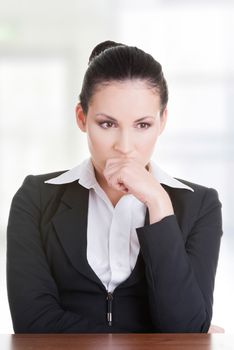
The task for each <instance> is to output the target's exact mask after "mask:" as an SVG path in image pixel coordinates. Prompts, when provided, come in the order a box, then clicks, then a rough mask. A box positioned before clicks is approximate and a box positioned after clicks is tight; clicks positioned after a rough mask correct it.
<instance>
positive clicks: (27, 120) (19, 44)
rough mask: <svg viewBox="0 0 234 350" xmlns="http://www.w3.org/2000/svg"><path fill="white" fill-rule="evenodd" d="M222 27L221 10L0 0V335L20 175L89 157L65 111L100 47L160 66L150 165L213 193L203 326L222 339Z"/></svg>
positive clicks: (228, 119) (228, 17) (230, 286)
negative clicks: (162, 79) (218, 209)
mask: <svg viewBox="0 0 234 350" xmlns="http://www.w3.org/2000/svg"><path fill="white" fill-rule="evenodd" d="M233 23H234V5H233V2H232V1H208V0H207V1H195V0H194V1H169V0H167V1H149V0H148V1H147V0H145V1H144V2H142V1H124V0H119V1H113V0H112V1H111V0H99V1H90V0H89V1H87V0H86V1H83V2H81V1H78V0H77V1H75V0H70V1H63V0H62V1H55V0H50V1H45V0H43V1H42V0H41V1H40V2H38V1H34V0H31V1H29V0H28V1H26V0H21V1H17V0H10V1H9V0H8V1H5V2H0V157H1V158H0V159H1V171H0V207H1V221H0V242H1V245H0V252H1V255H0V257H1V260H0V262H1V267H0V273H1V275H0V278H1V279H0V283H1V290H0V304H1V305H0V309H1V314H0V333H10V332H12V326H11V321H10V315H9V309H8V305H7V296H6V286H5V235H6V225H7V218H8V212H9V207H10V202H11V198H12V196H13V194H14V193H15V191H16V190H17V188H18V187H19V186H20V185H21V183H22V181H23V179H24V177H25V176H26V175H28V174H29V173H31V174H39V173H45V172H51V171H56V170H63V169H68V168H71V167H73V166H74V165H76V164H77V163H79V162H80V161H81V160H82V159H83V158H84V157H86V156H87V155H88V150H87V146H86V139H85V135H84V134H81V132H80V131H78V129H77V127H76V124H75V118H74V108H75V105H76V103H77V100H78V95H79V92H80V87H81V82H82V77H83V74H84V71H85V69H86V67H87V61H88V56H89V54H90V52H91V50H92V48H93V47H94V46H95V45H96V44H97V43H98V42H101V41H103V40H107V39H112V40H116V41H118V42H124V43H127V44H129V45H136V46H138V47H140V48H142V49H144V50H146V51H148V52H149V53H151V54H152V55H153V56H154V57H155V58H156V59H157V60H158V61H159V62H160V63H161V64H162V66H163V68H164V73H165V75H166V77H167V81H168V85H169V92H170V101H169V106H168V107H169V120H168V125H167V129H166V130H165V132H164V134H163V135H162V136H161V138H160V140H159V143H158V145H157V147H156V150H155V155H154V158H155V159H156V161H158V163H159V164H160V165H161V166H162V167H163V168H164V169H165V170H166V171H167V172H169V173H171V174H172V175H173V176H176V177H180V178H184V179H187V180H190V181H193V182H197V183H200V184H204V185H206V186H209V187H214V188H216V189H217V190H218V191H219V195H220V199H221V201H222V203H223V221H224V236H223V242H222V247H221V255H220V262H219V267H218V273H217V280H216V289H215V305H214V317H213V322H214V323H216V324H219V325H221V326H223V327H224V328H225V329H226V331H227V332H231V331H232V326H231V324H232V319H231V315H232V314H233V311H234V303H233V302H232V294H233V292H234V282H233V281H232V279H231V278H230V276H232V271H233V267H234V261H233V257H232V250H233V248H234V245H233V238H232V232H233V226H234V224H233V221H232V212H233V209H234V199H233V198H234V187H233V186H231V183H232V178H233V176H234V157H233V151H234V124H233V121H232V116H233V112H234V103H233V101H234V66H233V63H232V62H234V47H233V46H234V44H233V42H234V41H233V38H232V33H233V30H234V24H233Z"/></svg>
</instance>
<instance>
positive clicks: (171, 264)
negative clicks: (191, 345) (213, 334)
mask: <svg viewBox="0 0 234 350" xmlns="http://www.w3.org/2000/svg"><path fill="white" fill-rule="evenodd" d="M187 220H189V218H187ZM192 220H193V219H192V215H191V218H190V221H192ZM137 234H138V239H139V242H140V246H141V251H142V255H143V259H144V262H145V270H146V278H147V285H148V295H149V303H150V309H151V316H152V321H153V324H154V327H155V331H159V332H207V331H208V329H209V326H210V322H211V318H212V304H213V289H214V280H215V273H216V267H217V261H218V255H219V248H220V238H221V236H222V220H221V203H220V201H219V199H218V195H217V192H216V191H215V190H214V189H206V191H205V193H204V196H203V198H202V200H201V207H200V209H199V210H198V214H197V217H196V219H195V220H194V222H193V225H191V229H190V232H189V234H188V236H187V238H186V240H185V241H184V239H183V234H182V231H181V228H180V226H179V224H178V221H177V217H176V216H175V215H170V216H168V217H165V218H164V219H162V220H161V221H159V222H157V223H153V224H151V225H148V226H145V227H141V228H138V229H137Z"/></svg>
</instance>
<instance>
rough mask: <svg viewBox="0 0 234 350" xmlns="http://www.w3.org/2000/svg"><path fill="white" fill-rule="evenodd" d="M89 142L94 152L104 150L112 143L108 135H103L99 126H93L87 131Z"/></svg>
mask: <svg viewBox="0 0 234 350" xmlns="http://www.w3.org/2000/svg"><path fill="white" fill-rule="evenodd" d="M87 138H88V144H89V147H90V149H92V150H93V151H94V152H96V153H97V152H98V150H99V151H100V150H101V151H104V150H106V149H107V147H108V145H109V144H110V140H109V138H108V137H107V136H106V135H103V132H102V130H100V129H99V127H96V126H93V127H91V128H89V130H88V132H87Z"/></svg>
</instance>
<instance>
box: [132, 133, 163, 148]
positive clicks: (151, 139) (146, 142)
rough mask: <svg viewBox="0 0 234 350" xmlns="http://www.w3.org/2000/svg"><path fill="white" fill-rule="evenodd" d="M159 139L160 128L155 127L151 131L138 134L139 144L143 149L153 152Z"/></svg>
mask: <svg viewBox="0 0 234 350" xmlns="http://www.w3.org/2000/svg"><path fill="white" fill-rule="evenodd" d="M157 139H158V130H157V129H154V130H151V132H148V133H145V134H144V135H141V136H138V138H137V141H136V142H137V145H138V148H140V149H141V150H142V151H145V152H151V150H152V149H153V148H154V146H155V144H156V142H157Z"/></svg>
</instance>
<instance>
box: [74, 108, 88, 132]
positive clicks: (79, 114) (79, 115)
mask: <svg viewBox="0 0 234 350" xmlns="http://www.w3.org/2000/svg"><path fill="white" fill-rule="evenodd" d="M76 123H77V125H78V127H79V128H80V130H81V131H83V132H86V115H85V114H84V111H83V108H82V107H81V104H80V103H78V104H77V106H76Z"/></svg>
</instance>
